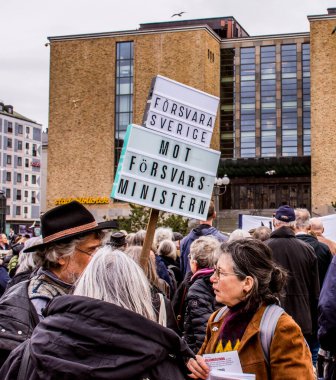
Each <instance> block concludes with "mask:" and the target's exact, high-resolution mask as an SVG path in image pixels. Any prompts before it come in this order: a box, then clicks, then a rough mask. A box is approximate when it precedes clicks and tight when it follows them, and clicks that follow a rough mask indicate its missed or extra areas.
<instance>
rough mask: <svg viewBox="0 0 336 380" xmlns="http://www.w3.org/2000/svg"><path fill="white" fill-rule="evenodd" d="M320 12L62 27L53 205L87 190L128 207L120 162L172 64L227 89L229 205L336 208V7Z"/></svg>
mask: <svg viewBox="0 0 336 380" xmlns="http://www.w3.org/2000/svg"><path fill="white" fill-rule="evenodd" d="M309 20H310V22H311V25H312V27H311V32H310V33H296V34H282V35H269V36H257V37H251V36H249V35H248V33H247V32H246V31H245V30H244V28H243V27H242V26H241V25H240V24H239V23H238V22H237V21H236V20H235V19H234V18H233V17H220V18H213V19H202V20H187V21H174V22H165V23H151V24H141V25H140V28H139V29H138V30H134V31H125V32H112V33H98V34H89V35H72V36H60V37H50V38H49V40H50V48H51V52H50V109H49V134H48V137H49V147H50V150H49V154H48V185H47V208H50V207H52V206H54V205H55V204H58V203H62V202H67V201H68V200H70V199H74V198H75V199H80V200H81V201H82V202H83V203H85V204H86V205H87V206H88V207H89V208H91V210H92V211H93V212H94V213H95V214H96V216H97V217H98V218H104V217H115V216H118V215H122V214H124V213H125V212H127V208H126V209H125V204H123V203H121V202H114V201H112V200H110V199H109V194H110V192H111V187H112V183H113V179H114V172H115V168H116V165H117V163H118V157H119V154H120V150H121V148H122V144H123V137H124V134H125V131H126V127H127V125H128V124H129V123H131V122H132V123H135V124H142V119H143V114H144V110H145V106H146V100H147V97H148V91H149V88H150V84H151V80H152V79H153V77H155V76H156V75H158V74H160V75H163V76H166V77H169V78H171V79H174V80H176V81H179V82H182V83H184V84H186V85H189V86H192V87H195V88H197V89H199V90H202V91H205V92H208V93H210V94H212V95H215V96H219V97H220V109H219V112H218V117H217V122H216V127H215V130H214V133H213V140H212V148H214V149H218V150H220V151H221V157H222V159H221V164H220V167H219V170H218V174H219V176H222V175H224V174H225V173H226V174H227V175H228V176H229V177H230V179H231V184H230V187H229V189H228V191H227V192H226V194H225V197H222V199H221V207H223V208H225V209H235V210H244V209H248V210H251V209H252V210H255V211H256V212H260V211H262V210H265V209H266V210H272V211H273V210H274V208H277V207H278V206H279V205H281V204H290V205H292V206H293V207H307V208H309V209H312V211H314V212H315V213H316V214H323V213H328V212H330V209H331V202H332V201H336V199H333V196H334V194H335V192H334V191H333V186H332V181H331V180H330V179H331V178H334V174H333V173H332V169H331V166H330V162H332V161H329V168H328V170H325V169H323V168H324V166H325V165H327V161H328V159H327V158H325V157H322V156H323V155H325V151H324V149H323V147H326V146H329V147H330V149H329V150H328V154H329V151H330V150H331V146H332V145H333V143H334V142H335V141H334V139H335V137H334V135H333V133H332V131H333V129H335V116H334V115H333V112H332V107H329V105H331V104H333V102H335V100H334V99H333V98H332V94H333V93H334V92H332V91H333V90H334V87H333V86H334V83H335V82H334V81H335V79H334V77H335V75H334V74H335V68H332V61H333V59H334V58H335V54H336V47H335V41H336V34H331V32H330V31H329V29H330V28H331V27H332V24H333V23H335V20H336V15H335V14H334V9H330V10H328V15H324V16H311V17H309ZM327 24H328V25H327ZM328 33H329V34H328ZM322 46H323V49H324V51H325V53H324V54H322V55H321V54H320V50H321V49H322ZM322 61H323V62H322ZM325 73H327V75H325ZM326 88H327V89H328V90H327V91H326V90H325V89H326ZM323 91H324V93H323ZM311 99H312V103H311ZM322 103H323V107H322ZM322 110H323V112H322ZM326 115H327V116H326ZM326 122H328V125H325V123H326ZM322 130H323V131H326V133H321V131H322ZM319 134H320V135H319ZM318 135H319V136H321V135H323V136H324V137H323V139H321V138H319V137H318ZM327 144H329V145H327ZM333 146H334V145H333ZM323 171H324V173H323V174H322V172H323ZM323 178H324V179H325V180H323V185H322V183H321V180H322V179H323ZM327 178H328V179H329V180H327ZM321 187H323V188H321Z"/></svg>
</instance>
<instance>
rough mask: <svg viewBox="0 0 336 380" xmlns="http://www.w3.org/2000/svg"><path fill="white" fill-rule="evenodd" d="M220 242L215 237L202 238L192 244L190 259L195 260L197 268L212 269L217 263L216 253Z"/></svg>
mask: <svg viewBox="0 0 336 380" xmlns="http://www.w3.org/2000/svg"><path fill="white" fill-rule="evenodd" d="M219 247H220V242H219V241H218V240H217V239H216V238H214V237H213V236H202V237H200V238H199V239H197V240H195V241H194V242H192V243H191V246H190V258H191V260H195V261H196V263H197V268H198V269H202V268H212V267H213V266H214V265H215V263H216V261H217V260H216V251H217V250H218V249H219Z"/></svg>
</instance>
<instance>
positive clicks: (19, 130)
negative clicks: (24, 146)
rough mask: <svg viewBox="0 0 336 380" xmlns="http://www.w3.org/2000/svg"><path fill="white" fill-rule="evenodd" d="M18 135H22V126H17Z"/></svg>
mask: <svg viewBox="0 0 336 380" xmlns="http://www.w3.org/2000/svg"><path fill="white" fill-rule="evenodd" d="M18 134H19V135H22V134H23V126H22V125H20V124H19V125H18Z"/></svg>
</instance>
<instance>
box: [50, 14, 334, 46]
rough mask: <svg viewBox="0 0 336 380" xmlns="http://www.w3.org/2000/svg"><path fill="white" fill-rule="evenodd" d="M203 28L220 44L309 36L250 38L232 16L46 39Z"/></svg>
mask: <svg viewBox="0 0 336 380" xmlns="http://www.w3.org/2000/svg"><path fill="white" fill-rule="evenodd" d="M307 17H308V19H309V21H312V20H314V19H321V18H322V19H323V18H335V17H336V8H328V9H327V14H323V15H316V16H314V15H312V16H307ZM201 27H203V28H204V27H205V28H206V29H207V30H208V31H209V32H211V33H212V34H213V35H214V36H216V37H217V38H219V40H221V42H227V41H228V40H237V39H251V40H252V39H267V38H286V37H300V36H303V35H304V36H306V35H309V32H297V33H281V34H270V35H256V36H250V35H249V33H248V32H247V31H246V30H245V29H244V28H243V27H242V26H241V24H240V23H239V22H238V21H237V20H236V19H235V18H234V17H233V16H223V17H210V18H200V19H191V20H170V21H160V22H149V23H143V24H140V25H139V28H138V29H134V30H121V31H112V32H100V33H87V34H75V35H64V36H51V37H48V40H49V41H51V42H52V41H60V40H73V39H88V38H102V37H116V36H119V35H120V36H121V35H134V34H142V33H144V34H147V33H157V32H159V31H161V32H170V31H181V30H190V29H193V28H201Z"/></svg>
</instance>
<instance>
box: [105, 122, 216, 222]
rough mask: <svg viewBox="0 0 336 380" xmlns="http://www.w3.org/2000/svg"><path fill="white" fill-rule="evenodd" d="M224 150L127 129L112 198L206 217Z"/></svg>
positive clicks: (135, 127)
mask: <svg viewBox="0 0 336 380" xmlns="http://www.w3.org/2000/svg"><path fill="white" fill-rule="evenodd" d="M219 158H220V152H217V151H215V150H212V149H205V148H203V147H200V146H197V145H194V144H190V143H187V142H185V141H183V140H177V139H176V138H172V137H170V136H167V135H166V134H163V133H160V132H155V131H151V130H148V129H146V128H143V127H140V126H137V125H130V126H128V129H127V132H126V136H125V140H124V145H123V150H122V153H121V156H120V159H119V164H118V169H117V174H116V177H115V181H114V184H113V188H112V194H111V197H112V198H115V199H120V200H124V201H128V202H132V203H136V204H140V205H143V206H147V207H152V208H155V209H158V210H162V211H168V212H172V213H175V214H179V215H183V216H186V217H190V218H197V219H201V220H204V219H206V216H207V212H208V208H209V203H210V199H211V194H212V190H213V185H214V182H215V177H216V172H217V167H218V162H219Z"/></svg>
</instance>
